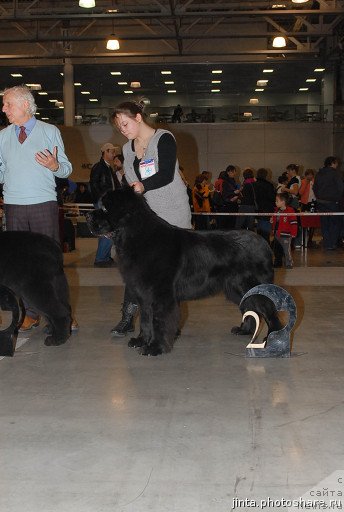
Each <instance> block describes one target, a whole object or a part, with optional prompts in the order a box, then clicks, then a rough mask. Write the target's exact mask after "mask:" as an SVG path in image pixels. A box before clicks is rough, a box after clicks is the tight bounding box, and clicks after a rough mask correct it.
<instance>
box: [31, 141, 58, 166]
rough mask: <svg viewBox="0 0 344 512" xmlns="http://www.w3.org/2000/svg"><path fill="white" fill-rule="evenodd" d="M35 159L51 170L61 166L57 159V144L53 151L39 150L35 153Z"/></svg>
mask: <svg viewBox="0 0 344 512" xmlns="http://www.w3.org/2000/svg"><path fill="white" fill-rule="evenodd" d="M35 160H36V162H38V163H39V164H41V165H43V167H46V168H47V169H49V171H52V172H56V171H57V170H58V168H59V163H58V161H57V146H55V147H54V149H53V152H52V153H51V152H50V151H49V149H45V150H44V151H39V152H38V153H36V154H35Z"/></svg>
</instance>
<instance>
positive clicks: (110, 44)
mask: <svg viewBox="0 0 344 512" xmlns="http://www.w3.org/2000/svg"><path fill="white" fill-rule="evenodd" d="M106 49H107V50H119V41H118V39H117V37H116V36H115V34H111V36H110V37H109V39H108V40H107V43H106Z"/></svg>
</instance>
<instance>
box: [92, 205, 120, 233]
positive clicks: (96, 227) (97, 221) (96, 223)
mask: <svg viewBox="0 0 344 512" xmlns="http://www.w3.org/2000/svg"><path fill="white" fill-rule="evenodd" d="M104 212H106V210H104V209H103V208H102V209H99V210H94V211H93V212H87V213H86V214H85V218H86V222H87V225H88V228H89V230H90V231H91V233H92V235H94V236H97V237H100V236H103V237H105V238H112V237H113V236H114V234H115V232H114V231H112V230H110V229H108V230H106V229H104V226H102V221H103V223H106V224H108V227H110V226H109V223H108V221H107V219H106V217H105V215H104ZM98 217H99V218H98Z"/></svg>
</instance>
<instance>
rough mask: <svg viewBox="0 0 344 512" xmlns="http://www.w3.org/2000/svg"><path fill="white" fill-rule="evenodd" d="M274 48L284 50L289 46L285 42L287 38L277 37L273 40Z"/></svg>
mask: <svg viewBox="0 0 344 512" xmlns="http://www.w3.org/2000/svg"><path fill="white" fill-rule="evenodd" d="M272 46H273V47H274V48H284V47H285V46H287V42H286V40H285V37H283V36H276V37H274V38H273V41H272Z"/></svg>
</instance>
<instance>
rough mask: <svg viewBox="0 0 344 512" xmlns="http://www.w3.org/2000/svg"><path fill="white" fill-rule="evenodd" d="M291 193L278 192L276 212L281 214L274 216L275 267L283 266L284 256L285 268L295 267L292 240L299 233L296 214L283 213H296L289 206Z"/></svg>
mask: <svg viewBox="0 0 344 512" xmlns="http://www.w3.org/2000/svg"><path fill="white" fill-rule="evenodd" d="M288 202H289V194H288V193H287V192H281V193H279V194H276V208H275V212H277V213H279V215H277V216H274V217H272V220H271V222H272V232H273V236H274V239H273V251H274V256H275V263H274V267H275V268H278V267H282V260H283V256H284V261H285V268H288V269H289V268H293V259H292V257H291V240H292V238H295V237H296V235H297V218H296V215H283V214H284V213H294V214H295V210H294V208H292V207H291V206H288Z"/></svg>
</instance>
